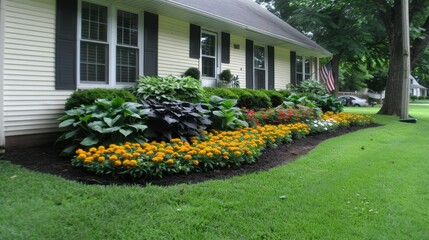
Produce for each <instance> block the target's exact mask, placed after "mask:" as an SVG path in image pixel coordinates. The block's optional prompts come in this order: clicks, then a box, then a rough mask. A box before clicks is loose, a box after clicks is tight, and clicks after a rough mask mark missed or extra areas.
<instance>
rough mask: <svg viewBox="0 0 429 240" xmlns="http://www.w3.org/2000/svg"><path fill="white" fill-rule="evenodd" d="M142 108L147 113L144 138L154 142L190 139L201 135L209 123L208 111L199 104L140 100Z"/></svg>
mask: <svg viewBox="0 0 429 240" xmlns="http://www.w3.org/2000/svg"><path fill="white" fill-rule="evenodd" d="M142 104H143V108H144V109H146V110H148V111H149V114H148V117H149V118H148V122H147V125H148V127H149V128H148V129H147V130H146V131H145V136H147V137H148V138H150V139H155V140H169V139H171V138H190V137H192V136H198V135H201V133H202V131H203V130H204V129H206V128H207V127H208V126H209V125H210V124H211V121H210V120H209V116H208V115H207V114H208V113H209V111H208V110H206V109H203V107H202V106H201V105H200V104H194V103H189V102H182V101H179V100H174V101H164V102H160V101H157V100H154V99H152V100H142Z"/></svg>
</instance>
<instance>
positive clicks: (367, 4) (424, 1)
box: [264, 0, 429, 115]
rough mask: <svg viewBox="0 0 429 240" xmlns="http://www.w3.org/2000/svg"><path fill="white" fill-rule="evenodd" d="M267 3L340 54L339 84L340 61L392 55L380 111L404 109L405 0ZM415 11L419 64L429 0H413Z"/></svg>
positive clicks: (414, 53)
mask: <svg viewBox="0 0 429 240" xmlns="http://www.w3.org/2000/svg"><path fill="white" fill-rule="evenodd" d="M264 2H265V4H266V6H267V7H268V8H269V9H271V11H273V12H275V13H276V14H277V15H279V16H280V17H281V18H283V19H284V20H286V21H287V22H289V23H290V24H291V25H292V26H294V27H295V28H297V29H298V30H300V31H302V32H304V33H307V34H308V36H310V37H312V38H313V39H314V40H315V41H317V42H318V43H320V44H321V45H322V46H324V47H325V48H327V49H328V50H329V51H331V52H332V53H333V54H334V56H333V59H332V61H333V62H332V64H333V73H334V78H335V79H336V82H337V84H338V73H339V64H340V60H346V61H353V60H352V59H354V58H356V56H358V57H359V56H365V57H366V58H367V59H368V60H369V61H372V62H373V61H380V60H381V61H383V59H387V60H388V66H389V67H388V74H387V84H386V98H385V101H384V104H383V106H382V108H381V110H380V111H379V113H381V114H388V115H399V114H400V112H401V99H402V87H403V86H402V76H403V71H404V69H403V64H402V62H403V58H404V56H403V53H402V22H401V13H402V12H401V10H402V8H401V0H360V1H345V0H303V1H293V0H271V1H270V0H265V1H264ZM409 16H410V23H411V27H412V28H411V29H413V32H414V33H415V34H414V36H413V35H412V41H411V46H412V47H411V66H412V67H413V66H416V64H418V60H419V57H420V56H421V55H422V54H424V51H425V49H426V48H427V46H428V43H429V0H410V5H409ZM419 69H420V70H421V69H422V68H421V67H420V68H419Z"/></svg>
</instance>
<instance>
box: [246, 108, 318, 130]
mask: <svg viewBox="0 0 429 240" xmlns="http://www.w3.org/2000/svg"><path fill="white" fill-rule="evenodd" d="M320 116H321V112H320V110H318V109H316V108H306V107H301V108H284V107H282V106H279V107H276V108H270V109H267V110H261V111H256V112H255V111H253V110H247V112H246V113H245V117H246V120H247V122H248V123H249V124H250V125H252V126H254V125H257V126H259V125H265V124H273V125H277V124H290V123H298V122H306V121H311V120H314V119H319V118H320Z"/></svg>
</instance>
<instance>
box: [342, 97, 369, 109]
mask: <svg viewBox="0 0 429 240" xmlns="http://www.w3.org/2000/svg"><path fill="white" fill-rule="evenodd" d="M338 98H339V99H341V100H342V101H343V104H344V106H354V107H366V106H369V104H368V101H367V100H366V99H362V98H359V97H356V96H352V95H343V96H339V97H338Z"/></svg>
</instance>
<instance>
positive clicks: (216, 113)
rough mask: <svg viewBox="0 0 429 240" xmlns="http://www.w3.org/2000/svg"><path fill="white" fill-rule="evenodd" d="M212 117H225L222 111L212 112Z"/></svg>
mask: <svg viewBox="0 0 429 240" xmlns="http://www.w3.org/2000/svg"><path fill="white" fill-rule="evenodd" d="M213 115H215V116H218V117H222V118H224V117H226V116H225V114H224V113H223V112H222V111H213Z"/></svg>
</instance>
